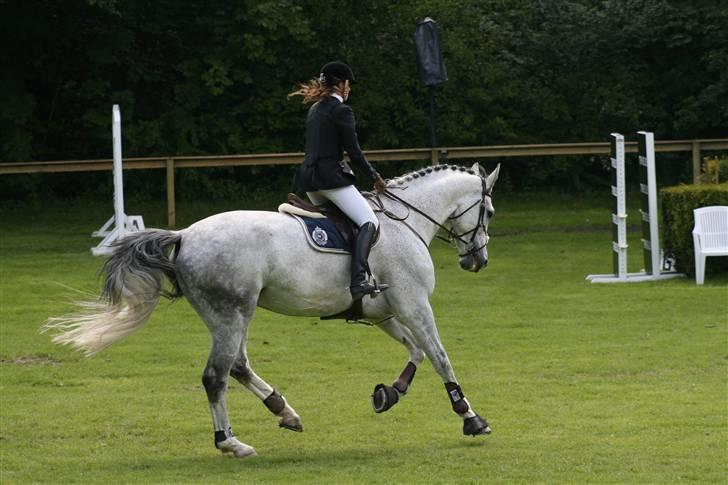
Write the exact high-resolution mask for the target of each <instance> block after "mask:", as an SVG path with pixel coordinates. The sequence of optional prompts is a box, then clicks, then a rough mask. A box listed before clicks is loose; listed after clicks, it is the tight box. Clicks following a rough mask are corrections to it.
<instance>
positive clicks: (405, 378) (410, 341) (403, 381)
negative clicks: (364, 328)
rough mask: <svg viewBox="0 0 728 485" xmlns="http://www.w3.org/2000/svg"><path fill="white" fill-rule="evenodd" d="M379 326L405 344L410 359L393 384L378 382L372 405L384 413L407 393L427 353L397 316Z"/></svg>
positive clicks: (378, 411)
mask: <svg viewBox="0 0 728 485" xmlns="http://www.w3.org/2000/svg"><path fill="white" fill-rule="evenodd" d="M378 326H379V328H381V329H382V330H383V331H384V332H385V333H386V334H387V335H389V336H390V337H392V338H393V339H394V340H396V341H397V342H399V343H401V344H402V345H404V346H405V347H406V348H407V350H408V351H409V361H408V362H407V365H406V366H405V368H404V369H403V370H402V372H401V373H400V375H399V377H398V378H397V380H396V381H394V383H393V384H392V386H391V387H390V386H387V385H385V384H377V386H376V387H375V388H374V393H373V394H372V406H373V407H374V411H375V412H377V413H382V412H384V411H387V410H388V409H391V407H392V406H394V405H395V404H397V402H399V399H400V397H401V396H404V395H405V394H407V390H408V389H409V386H410V384H412V379H414V377H415V372H417V367H419V365H420V364H421V363H422V361H423V360H424V358H425V353H424V352H423V351H422V349H420V348H419V347H418V346H417V345H416V344H415V338H414V336H413V335H412V332H410V331H409V329H407V327H405V326H403V325H402V324H401V323H399V321H397V319H396V318H392V319H390V320H388V321H386V322H384V323H381V324H379V325H378Z"/></svg>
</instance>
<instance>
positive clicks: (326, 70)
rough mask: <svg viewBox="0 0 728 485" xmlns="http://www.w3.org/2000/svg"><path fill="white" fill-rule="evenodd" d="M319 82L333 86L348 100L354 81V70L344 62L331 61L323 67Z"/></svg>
mask: <svg viewBox="0 0 728 485" xmlns="http://www.w3.org/2000/svg"><path fill="white" fill-rule="evenodd" d="M319 82H321V84H322V85H324V86H326V87H329V88H333V89H334V91H335V92H336V93H337V94H339V96H341V97H342V98H344V101H346V99H347V98H348V97H349V91H350V90H351V83H353V82H354V72H353V71H352V70H351V68H350V67H349V66H348V65H346V64H344V63H343V62H340V61H333V62H329V63H327V64H324V66H323V67H322V68H321V73H320V74H319Z"/></svg>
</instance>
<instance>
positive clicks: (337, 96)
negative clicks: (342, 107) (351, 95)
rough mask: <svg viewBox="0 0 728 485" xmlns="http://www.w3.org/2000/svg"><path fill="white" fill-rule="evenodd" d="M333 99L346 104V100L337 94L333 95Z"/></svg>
mask: <svg viewBox="0 0 728 485" xmlns="http://www.w3.org/2000/svg"><path fill="white" fill-rule="evenodd" d="M331 97H332V98H336V99H338V100H339V102H340V103H343V102H344V98H342V97H341V96H340V95H338V94H336V93H333V94H332V95H331Z"/></svg>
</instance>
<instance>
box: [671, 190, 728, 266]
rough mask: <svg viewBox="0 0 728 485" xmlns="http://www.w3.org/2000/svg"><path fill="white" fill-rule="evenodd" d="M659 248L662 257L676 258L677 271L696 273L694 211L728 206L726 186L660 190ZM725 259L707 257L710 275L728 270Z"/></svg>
mask: <svg viewBox="0 0 728 485" xmlns="http://www.w3.org/2000/svg"><path fill="white" fill-rule="evenodd" d="M660 202H661V204H662V221H660V224H661V225H662V241H663V243H662V245H663V248H664V251H665V255H667V256H670V257H673V258H675V266H676V269H677V270H678V271H682V272H685V273H688V274H691V275H692V274H695V252H694V251H693V236H692V232H693V226H694V225H695V220H694V217H693V210H694V209H697V208H699V207H706V206H710V205H728V183H723V184H704V185H679V186H677V187H667V188H664V189H661V190H660ZM725 259H726V258H710V264H708V265H707V268H708V269H709V270H710V271H711V272H715V271H728V264H727V263H728V262H727V261H725Z"/></svg>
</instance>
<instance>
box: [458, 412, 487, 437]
mask: <svg viewBox="0 0 728 485" xmlns="http://www.w3.org/2000/svg"><path fill="white" fill-rule="evenodd" d="M463 434H464V435H465V436H477V435H481V434H490V426H488V421H486V420H485V419H483V418H481V417H480V416H478V415H477V414H476V415H475V416H473V417H472V418H466V419H465V421H463Z"/></svg>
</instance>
